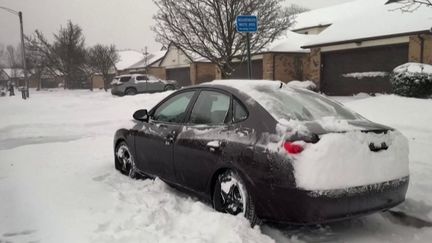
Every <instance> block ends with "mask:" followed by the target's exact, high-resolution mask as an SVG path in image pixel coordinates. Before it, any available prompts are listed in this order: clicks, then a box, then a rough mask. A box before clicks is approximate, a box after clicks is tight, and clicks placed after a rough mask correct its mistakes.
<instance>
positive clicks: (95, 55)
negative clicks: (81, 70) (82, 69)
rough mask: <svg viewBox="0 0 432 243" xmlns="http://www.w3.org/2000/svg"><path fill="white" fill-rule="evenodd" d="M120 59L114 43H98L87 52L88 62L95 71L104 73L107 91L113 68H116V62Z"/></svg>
mask: <svg viewBox="0 0 432 243" xmlns="http://www.w3.org/2000/svg"><path fill="white" fill-rule="evenodd" d="M119 59H120V57H119V55H118V54H117V51H116V48H115V46H114V45H110V46H104V45H101V44H97V45H95V46H93V47H92V48H90V49H89V50H88V52H87V64H88V66H89V68H90V70H92V72H93V73H100V74H101V75H102V78H103V81H104V89H105V91H107V90H108V88H109V85H110V83H109V82H110V77H111V73H112V71H113V69H114V70H115V63H117V62H118V61H119Z"/></svg>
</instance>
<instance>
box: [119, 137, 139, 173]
mask: <svg viewBox="0 0 432 243" xmlns="http://www.w3.org/2000/svg"><path fill="white" fill-rule="evenodd" d="M115 168H116V169H117V170H119V171H120V172H121V173H122V174H124V175H127V176H129V177H130V178H133V179H139V178H140V175H139V173H138V170H137V168H136V166H135V160H134V157H133V155H132V153H131V152H130V149H129V147H128V145H127V144H126V143H125V142H120V143H119V144H118V145H117V147H116V150H115Z"/></svg>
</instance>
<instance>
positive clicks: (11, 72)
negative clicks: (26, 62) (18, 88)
mask: <svg viewBox="0 0 432 243" xmlns="http://www.w3.org/2000/svg"><path fill="white" fill-rule="evenodd" d="M3 71H4V72H5V73H6V74H7V75H8V76H9V77H10V78H24V69H22V68H3Z"/></svg>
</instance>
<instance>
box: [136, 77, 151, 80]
mask: <svg viewBox="0 0 432 243" xmlns="http://www.w3.org/2000/svg"><path fill="white" fill-rule="evenodd" d="M136 80H137V81H146V80H149V79H148V77H147V76H138V77H136Z"/></svg>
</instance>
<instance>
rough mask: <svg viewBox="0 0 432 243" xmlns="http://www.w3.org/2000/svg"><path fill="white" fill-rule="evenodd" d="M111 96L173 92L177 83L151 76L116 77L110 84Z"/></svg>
mask: <svg viewBox="0 0 432 243" xmlns="http://www.w3.org/2000/svg"><path fill="white" fill-rule="evenodd" d="M111 85H112V88H111V93H112V94H113V95H118V96H123V95H136V94H138V93H154V92H162V91H168V90H175V89H177V87H178V84H177V81H174V80H161V79H158V78H156V77H154V76H151V75H143V74H134V75H122V76H117V77H115V78H114V79H113V81H112V82H111Z"/></svg>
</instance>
